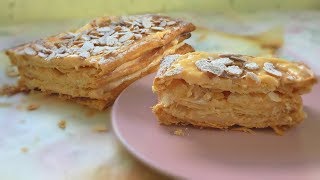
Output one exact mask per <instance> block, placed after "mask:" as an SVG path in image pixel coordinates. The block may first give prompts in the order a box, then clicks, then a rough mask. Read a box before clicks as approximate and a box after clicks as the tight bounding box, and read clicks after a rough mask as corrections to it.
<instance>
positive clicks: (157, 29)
mask: <svg viewBox="0 0 320 180" xmlns="http://www.w3.org/2000/svg"><path fill="white" fill-rule="evenodd" d="M150 29H152V30H156V31H162V30H164V28H163V27H151V28H150Z"/></svg>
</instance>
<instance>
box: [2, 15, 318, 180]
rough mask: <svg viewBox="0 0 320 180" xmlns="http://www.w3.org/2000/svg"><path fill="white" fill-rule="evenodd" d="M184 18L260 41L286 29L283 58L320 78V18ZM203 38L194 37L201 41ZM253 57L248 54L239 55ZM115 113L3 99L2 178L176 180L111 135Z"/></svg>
mask: <svg viewBox="0 0 320 180" xmlns="http://www.w3.org/2000/svg"><path fill="white" fill-rule="evenodd" d="M176 15H177V14H176ZM180 16H181V14H180ZM184 17H186V18H188V19H190V20H192V21H194V22H196V23H197V25H200V26H202V27H206V28H208V30H210V29H212V30H220V31H225V32H228V33H231V34H235V35H248V34H249V35H250V34H257V33H261V32H263V31H264V30H267V29H268V28H270V27H274V26H279V25H280V26H282V27H283V28H284V30H285V34H284V40H285V41H284V42H285V43H284V46H283V47H282V48H281V49H280V50H279V51H278V54H277V55H278V56H280V57H284V58H288V59H290V60H303V61H304V62H306V63H307V64H308V65H309V66H311V68H312V69H313V70H314V71H315V72H316V73H317V74H318V72H319V70H320V62H319V60H318V58H319V57H320V21H319V19H320V13H319V12H295V13H279V12H270V13H260V14H251V15H248V14H247V15H243V16H234V15H232V16H224V15H221V14H219V15H217V14H195V13H186V14H184ZM83 22H84V20H77V21H72V23H69V22H59V23H57V22H56V23H47V24H45V25H44V24H33V25H26V24H25V25H16V26H10V27H2V28H0V49H1V50H3V49H5V48H9V47H12V46H14V45H17V44H19V43H23V42H26V41H29V40H33V39H37V38H39V37H42V36H46V35H49V34H53V33H57V32H60V31H65V30H67V29H70V28H74V27H77V26H79V25H80V24H83ZM197 33H199V32H196V33H195V36H194V38H195V37H198V36H199V34H197ZM200 35H201V34H200ZM206 38H210V36H206ZM190 41H191V44H192V45H193V46H194V47H195V48H196V49H200V50H202V49H201V48H203V46H204V45H203V44H201V42H199V41H196V40H194V39H191V40H190ZM208 41H210V39H208ZM225 42H226V40H225V39H224V37H222V38H219V41H215V44H206V45H205V46H206V48H207V49H212V51H215V48H216V49H218V50H219V51H223V50H226V51H232V49H230V48H229V47H230V46H228V45H226V44H225ZM231 42H232V41H231ZM244 44H245V43H244ZM251 46H252V44H250V47H251ZM257 46H258V45H257ZM248 47H249V45H248ZM234 48H235V49H237V47H234ZM249 50H250V48H247V49H246V48H243V49H242V51H241V52H239V53H246V52H247V51H249ZM248 53H250V52H248ZM0 59H1V61H0V85H4V84H12V83H14V82H15V81H16V79H15V78H10V77H7V75H6V73H5V71H6V68H7V66H9V60H8V58H7V57H6V56H5V55H4V53H3V52H1V54H0ZM32 104H35V105H39V108H38V109H36V110H33V111H29V110H28V106H29V105H32ZM110 111H111V108H110V109H108V110H106V111H103V112H97V111H93V110H90V109H87V108H85V107H82V106H80V105H77V104H73V103H71V102H65V101H61V100H59V99H56V98H55V97H48V96H46V97H44V96H42V95H40V94H37V93H31V94H29V95H25V94H17V95H15V96H11V97H5V96H2V97H0V127H1V130H0V152H1V153H0V161H1V162H2V163H0V179H166V178H168V177H166V176H165V175H162V174H161V173H159V172H157V171H156V170H153V169H150V168H149V167H147V166H145V165H143V164H142V163H141V162H139V161H138V160H137V159H135V158H134V157H133V156H132V155H130V154H129V153H128V152H127V151H126V150H125V149H124V148H123V146H122V145H121V144H119V142H118V140H117V139H116V137H115V135H114V133H113V131H112V128H111V124H110ZM61 121H64V122H66V127H65V128H64V129H63V128H61V127H59V122H61Z"/></svg>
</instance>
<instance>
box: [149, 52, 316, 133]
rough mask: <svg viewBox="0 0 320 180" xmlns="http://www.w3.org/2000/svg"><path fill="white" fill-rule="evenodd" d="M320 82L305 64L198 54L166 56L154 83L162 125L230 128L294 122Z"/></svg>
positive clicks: (296, 121) (299, 117) (159, 118)
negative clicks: (307, 94)
mask: <svg viewBox="0 0 320 180" xmlns="http://www.w3.org/2000/svg"><path fill="white" fill-rule="evenodd" d="M315 83H316V78H315V76H314V74H313V72H312V71H311V70H310V69H309V68H308V67H306V66H305V65H303V64H301V63H294V62H289V61H286V60H283V59H277V58H264V57H252V56H243V55H235V54H210V53H205V52H194V53H188V54H185V55H172V56H167V57H166V58H165V59H164V60H163V61H162V64H161V66H160V69H159V71H158V74H157V76H156V78H155V80H154V83H153V91H154V92H155V93H156V94H157V95H158V104H157V105H155V106H154V107H153V112H154V113H155V114H156V115H157V117H158V120H159V122H160V123H162V124H165V125H170V124H184V125H187V124H191V125H195V126H200V127H213V128H220V129H227V128H230V127H233V126H241V127H245V128H266V127H272V128H279V127H284V126H289V127H291V126H294V125H296V124H298V123H300V122H301V121H303V119H304V117H305V114H304V112H303V104H302V99H301V94H304V93H307V92H309V91H310V90H311V89H312V86H313V85H314V84H315Z"/></svg>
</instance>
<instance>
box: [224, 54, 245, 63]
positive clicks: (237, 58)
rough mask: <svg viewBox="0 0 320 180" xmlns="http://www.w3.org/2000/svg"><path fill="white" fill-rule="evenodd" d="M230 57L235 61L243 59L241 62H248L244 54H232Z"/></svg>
mask: <svg viewBox="0 0 320 180" xmlns="http://www.w3.org/2000/svg"><path fill="white" fill-rule="evenodd" d="M228 58H229V59H232V60H234V61H241V62H246V61H247V59H246V58H245V57H244V56H238V55H237V56H235V55H232V56H230V57H228Z"/></svg>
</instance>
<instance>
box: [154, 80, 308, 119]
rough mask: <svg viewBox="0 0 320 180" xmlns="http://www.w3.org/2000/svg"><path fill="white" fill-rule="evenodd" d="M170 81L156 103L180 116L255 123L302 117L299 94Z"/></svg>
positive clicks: (168, 111)
mask: <svg viewBox="0 0 320 180" xmlns="http://www.w3.org/2000/svg"><path fill="white" fill-rule="evenodd" d="M173 84H174V85H173V86H171V85H170V84H168V85H167V86H165V87H166V88H165V89H166V90H164V91H162V92H161V93H160V94H158V95H159V106H161V107H162V108H163V110H164V111H166V112H167V113H168V114H170V115H172V116H174V117H177V118H180V119H186V118H187V119H191V120H194V121H214V122H220V121H223V123H227V122H228V121H229V120H231V121H232V122H238V123H242V124H243V123H248V121H250V120H252V119H255V123H263V122H271V121H278V122H275V123H284V124H290V123H291V121H292V119H297V118H295V117H299V118H298V119H301V117H303V112H302V105H301V97H300V96H299V95H295V94H290V95H288V94H283V95H279V94H277V93H275V92H272V93H271V94H272V95H270V93H268V94H263V93H250V94H239V93H231V92H224V91H221V90H219V89H207V88H202V87H200V86H198V85H186V84H182V83H180V84H179V83H178V82H173ZM270 117H272V119H273V120H271V119H270ZM280 119H281V121H279V120H280Z"/></svg>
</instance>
